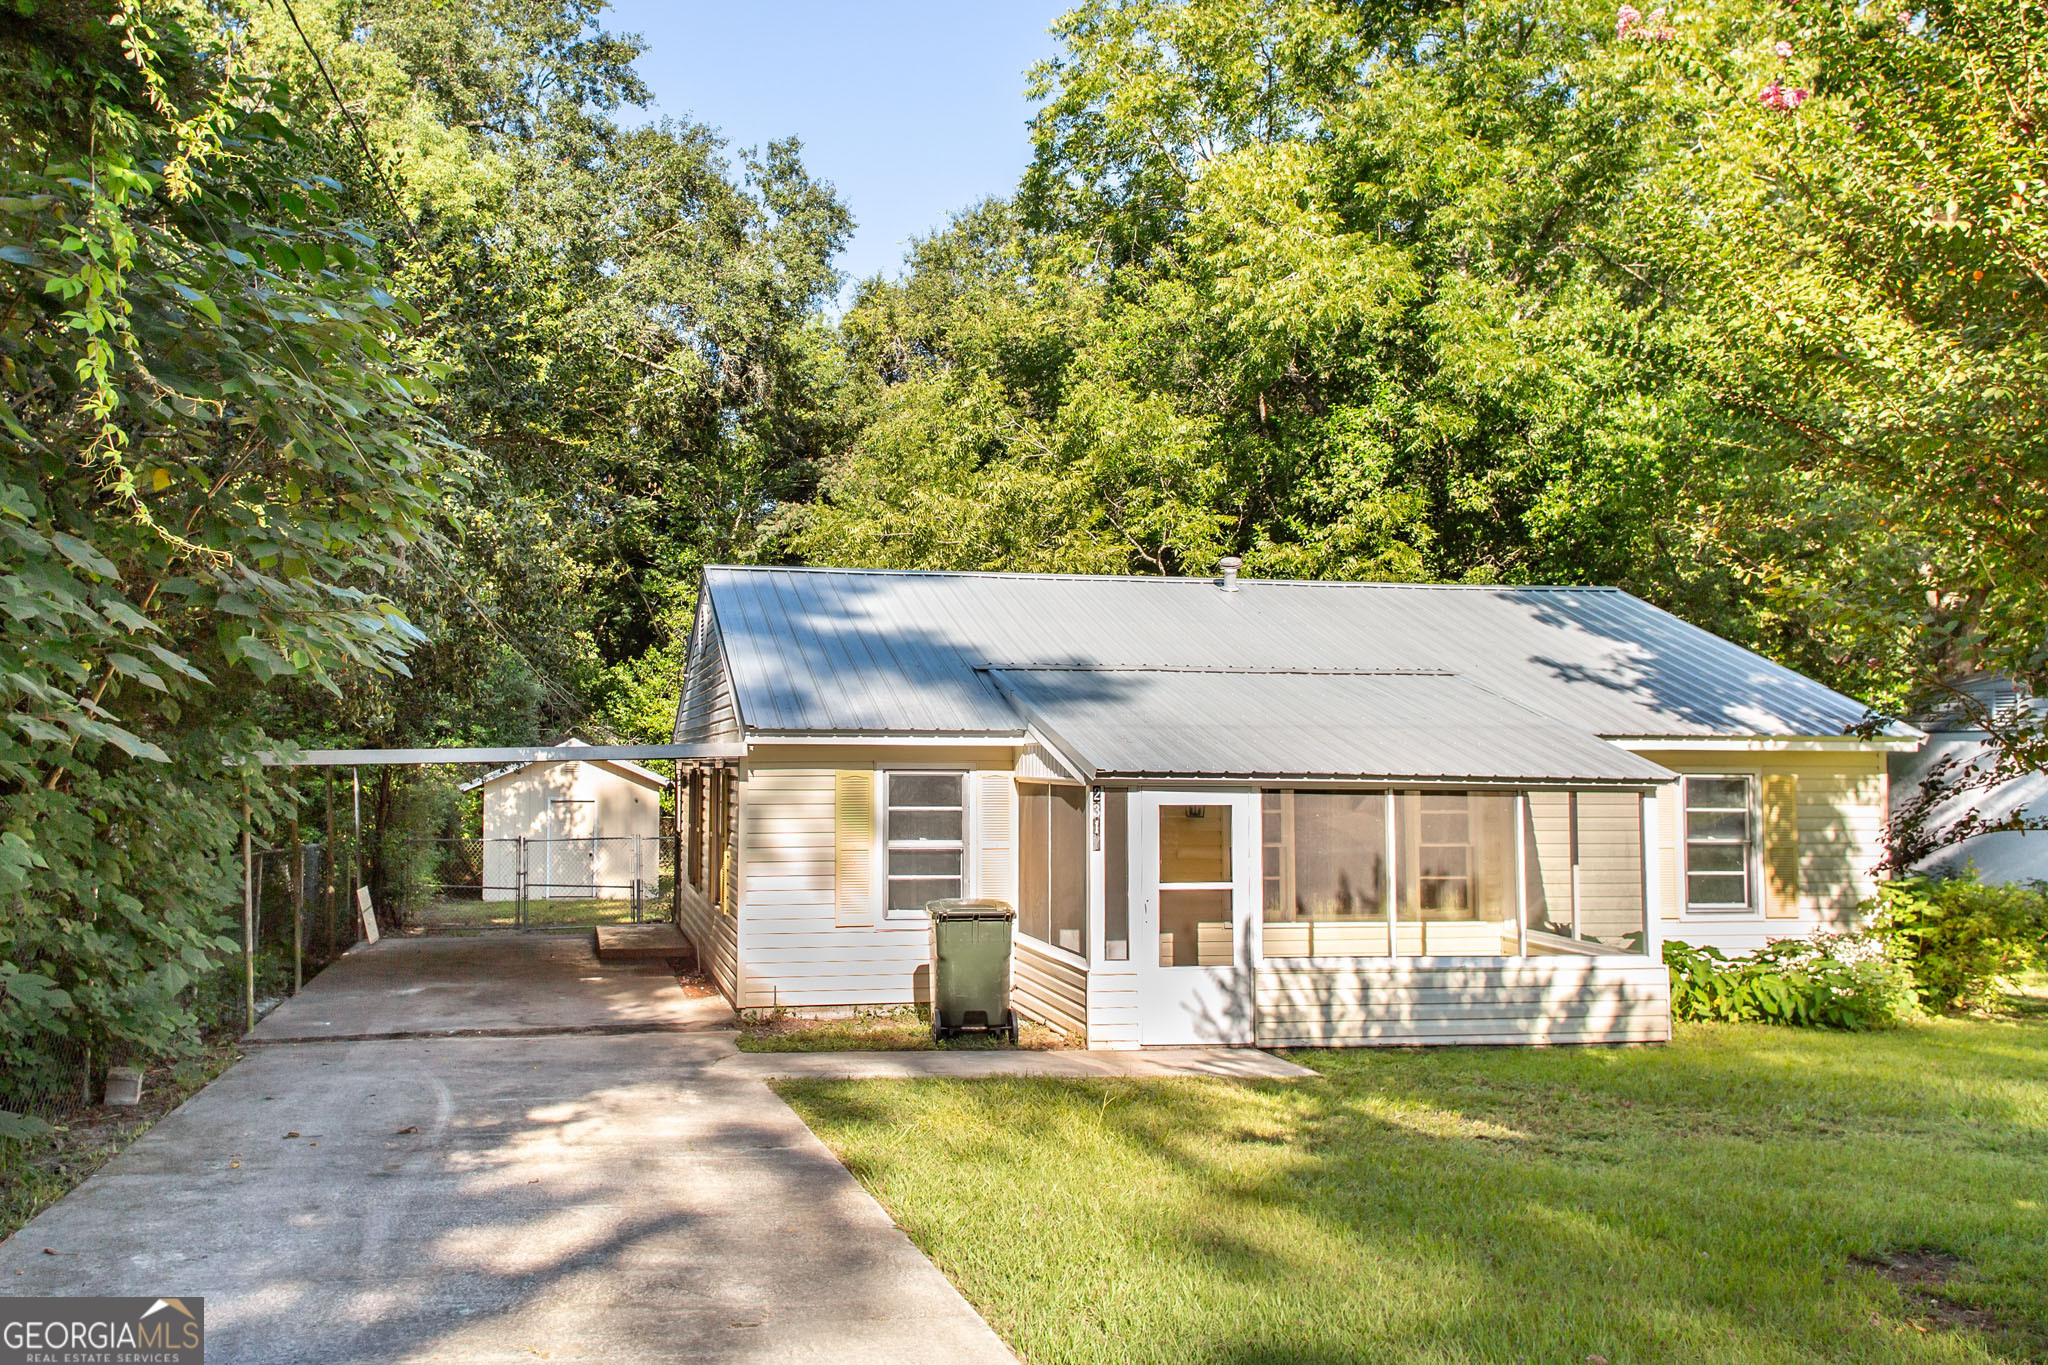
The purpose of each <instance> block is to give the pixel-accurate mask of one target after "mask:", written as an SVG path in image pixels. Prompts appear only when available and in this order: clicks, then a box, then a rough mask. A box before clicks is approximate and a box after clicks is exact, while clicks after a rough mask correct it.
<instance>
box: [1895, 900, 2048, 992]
mask: <svg viewBox="0 0 2048 1365" xmlns="http://www.w3.org/2000/svg"><path fill="white" fill-rule="evenodd" d="M1864 908H1865V910H1866V911H1868V912H1872V913H1871V927H1872V931H1873V933H1875V934H1876V935H1877V936H1878V937H1880V938H1882V939H1883V940H1884V941H1885V942H1886V944H1887V945H1888V946H1889V948H1890V951H1891V955H1892V956H1893V957H1894V958H1895V959H1897V960H1898V961H1901V962H1904V963H1906V964H1907V965H1908V966H1909V967H1911V969H1912V972H1913V979H1914V982H1915V984H1916V985H1917V987H1918V989H1919V993H1920V999H1921V1000H1922V1001H1923V1002H1925V1003H1926V1004H1927V1005H1929V1006H1931V1007H1933V1008H1935V1009H1954V1008H1956V1007H1958V1006H1961V1005H1970V1004H1984V1003H1986V1002H1987V1001H1988V1000H1989V999H1990V998H1991V997H1992V996H1993V995H1995V994H1996V993H1997V991H1998V989H1999V986H2000V984H2001V983H2002V982H2004V981H2005V980H2007V979H2008V978H2010V977H2013V976H2016V975H2018V974H2019V973H2021V972H2025V971H2029V970H2031V969H2034V968H2036V967H2040V966H2043V965H2048V883H2044V882H2031V883H2027V884H2025V885H2015V886H1992V885H1986V884H1985V883H1983V882H1981V881H1979V880H1977V874H1976V871H1975V870H1974V869H1972V870H1971V871H1969V872H1968V873H1965V874H1962V875H1956V876H1947V877H1939V878H1931V877H1908V878H1904V879H1902V880H1899V881H1895V882H1887V883H1885V884H1884V885H1882V886H1880V887H1879V888H1878V892H1877V898H1876V900H1875V901H1873V902H1869V903H1867V904H1866V905H1865V907H1864Z"/></svg>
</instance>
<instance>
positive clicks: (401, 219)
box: [273, 0, 413, 242]
mask: <svg viewBox="0 0 2048 1365" xmlns="http://www.w3.org/2000/svg"><path fill="white" fill-rule="evenodd" d="M273 2H275V0H273ZM283 4H284V12H285V16H286V17H287V18H289V19H290V20H291V21H292V29H293V31H294V32H296V33H297V34H298V35H299V42H300V43H301V44H303V45H304V47H305V49H306V55H307V56H309V57H311V58H312V59H313V67H314V69H315V70H317V71H318V72H319V73H320V79H321V80H323V81H325V82H326V83H327V93H328V94H329V95H331V96H332V97H333V98H334V108H335V112H337V113H339V114H340V115H341V121H342V122H343V123H346V124H347V125H348V126H349V129H350V131H352V132H353V133H354V134H355V135H356V142H357V144H358V145H359V146H361V147H362V149H363V159H364V160H365V161H367V162H369V163H370V173H371V174H372V175H374V176H376V178H377V183H378V184H379V185H382V186H383V187H384V193H385V194H387V195H389V196H390V198H391V207H392V208H393V209H394V210H396V211H397V213H398V223H399V226H401V227H403V228H404V229H405V239H406V240H407V241H408V242H409V241H411V240H413V225H412V216H411V215H410V214H408V213H407V212H406V211H405V204H404V203H403V202H402V201H401V200H400V199H399V197H398V191H397V190H395V189H393V188H392V187H391V182H390V181H389V180H388V179H386V178H385V176H384V164H383V163H382V162H380V161H379V160H377V154H376V152H374V151H372V150H371V149H370V138H369V135H368V134H367V133H365V132H364V131H363V126H362V124H360V123H358V122H356V116H355V115H354V114H351V113H350V112H349V109H348V101H346V100H344V99H343V98H342V97H341V90H340V88H339V87H337V86H336V85H335V83H334V77H332V76H330V75H328V74H327V63H326V62H324V61H322V60H320V52H319V49H317V48H315V47H314V46H313V40H312V39H311V38H308V37H307V36H306V30H305V28H304V27H302V26H301V25H300V23H299V13H298V11H297V10H295V9H293V8H292V0H283Z"/></svg>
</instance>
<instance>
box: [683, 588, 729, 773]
mask: <svg viewBox="0 0 2048 1365" xmlns="http://www.w3.org/2000/svg"><path fill="white" fill-rule="evenodd" d="M739 737H740V722H739V711H738V707H737V704H736V703H735V702H734V700H733V692H732V677H731V675H730V674H729V673H728V672H727V671H726V667H725V643H724V641H723V640H722V639H721V638H720V636H719V632H718V617H717V615H716V613H714V612H713V610H712V607H711V600H710V599H709V598H708V597H707V598H703V599H701V600H700V601H699V602H698V604H697V619H696V621H695V622H694V623H693V624H692V626H691V628H690V648H689V663H688V666H687V667H686V669H685V671H684V673H683V689H682V696H681V697H680V698H679V699H678V700H677V703H676V734H675V738H676V743H678V744H688V743H691V742H694V741H697V740H732V739H738V738H739Z"/></svg>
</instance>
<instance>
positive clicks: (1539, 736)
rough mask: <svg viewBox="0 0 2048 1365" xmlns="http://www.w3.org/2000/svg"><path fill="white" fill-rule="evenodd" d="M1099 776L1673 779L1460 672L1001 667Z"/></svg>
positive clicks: (1035, 717) (1017, 696) (1049, 731)
mask: <svg viewBox="0 0 2048 1365" xmlns="http://www.w3.org/2000/svg"><path fill="white" fill-rule="evenodd" d="M991 676H992V677H993V679H994V680H995V682H996V684H997V686H999V687H1000V688H1001V689H1002V690H1003V692H1004V693H1005V694H1006V695H1008V696H1009V697H1010V698H1011V699H1012V700H1013V701H1014V702H1015V703H1016V705H1017V707H1018V709H1019V710H1020V711H1022V712H1023V713H1024V715H1025V716H1026V717H1027V718H1028V719H1029V720H1030V722H1031V725H1032V728H1033V730H1035V731H1036V732H1037V733H1039V734H1040V735H1042V736H1043V737H1044V738H1045V740H1046V742H1047V743H1048V744H1050V745H1052V746H1053V747H1054V748H1055V749H1057V750H1059V751H1061V752H1062V753H1063V754H1064V755H1065V756H1066V757H1068V758H1069V759H1070V760H1072V761H1073V762H1075V763H1076V764H1077V765H1078V766H1080V767H1081V768H1082V769H1083V772H1082V776H1083V777H1084V778H1086V779H1088V780H1091V781H1092V780H1094V779H1095V778H1098V777H1162V778H1172V777H1193V778H1220V777H1248V778H1256V777H1296V778H1330V779H1345V778H1361V779H1376V780H1377V779H1414V780H1419V781H1462V780H1477V781H1489V782H1513V783H1530V782H1538V783H1540V782H1575V783H1576V782H1619V783H1630V784H1636V785H1641V784H1644V783H1652V782H1660V781H1668V780H1670V778H1671V776H1672V774H1671V773H1670V772H1668V771H1666V770H1665V769H1664V768H1662V767H1659V766H1658V765H1657V764H1655V763H1652V762H1650V761H1649V760H1648V759H1644V758H1639V757H1637V756H1636V755H1635V754H1632V753H1630V752H1629V751H1628V750H1626V749H1623V748H1621V747H1619V746H1618V745H1614V744H1610V743H1608V742H1607V741H1606V740H1603V739H1599V738H1597V737H1595V736H1592V735H1588V734H1586V733H1584V732H1583V731H1580V730H1575V729H1573V728H1572V727H1570V726H1568V725H1563V724H1560V723H1559V722H1557V721H1554V720H1551V719H1549V718H1548V717H1545V716H1542V715H1539V714H1537V713H1536V712H1534V711H1531V710H1530V709H1529V708H1527V707H1525V706H1521V705H1519V704H1517V703H1515V702H1513V701H1510V700H1508V699H1507V698H1506V697H1502V696H1499V695H1497V694H1496V693H1493V692H1489V691H1487V690H1486V689H1485V688H1483V687H1480V686H1479V685H1478V684H1476V683H1474V682H1472V681H1471V680H1470V679H1467V678H1461V677H1459V676H1457V675H1456V674H1451V673H1280V672H1272V671H1244V672H1197V671H1192V670H1182V671H1164V672H1162V671H1154V670H1140V669H1074V668H1057V669H994V670H991Z"/></svg>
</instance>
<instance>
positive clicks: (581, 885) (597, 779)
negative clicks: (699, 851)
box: [462, 739, 668, 900]
mask: <svg viewBox="0 0 2048 1365" xmlns="http://www.w3.org/2000/svg"><path fill="white" fill-rule="evenodd" d="M558 747H560V748H568V749H573V748H588V747H590V746H589V745H588V744H587V743H585V742H584V741H583V740H580V739H568V740H564V741H563V742H562V743H561V745H559V746H558ZM667 785H668V779H667V778H665V777H663V776H662V775H661V774H660V773H657V772H655V771H653V770H652V769H650V768H643V767H641V766H640V765H639V764H638V763H633V762H630V761H628V760H625V759H600V760H592V761H582V760H578V761H574V762H566V763H564V762H548V763H528V764H524V765H514V766H510V767H505V768H500V769H498V770H497V771H495V772H491V773H486V774H485V775H484V776H482V777H480V778H477V779H475V780H474V781H472V782H467V783H464V784H463V787H462V790H463V791H476V790H479V789H481V791H482V793H483V803H482V804H483V831H482V832H483V898H484V899H485V900H512V899H515V898H516V897H518V896H519V894H520V892H521V890H522V889H524V891H525V893H526V895H527V896H528V897H532V898H537V899H556V900H585V899H611V900H624V899H628V898H632V897H634V895H635V884H636V882H637V883H638V886H639V888H640V892H641V894H646V895H652V894H653V893H654V891H655V888H656V886H657V883H658V880H659V877H660V866H661V792H662V788H664V787H666V786H667ZM522 884H523V886H522Z"/></svg>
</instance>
